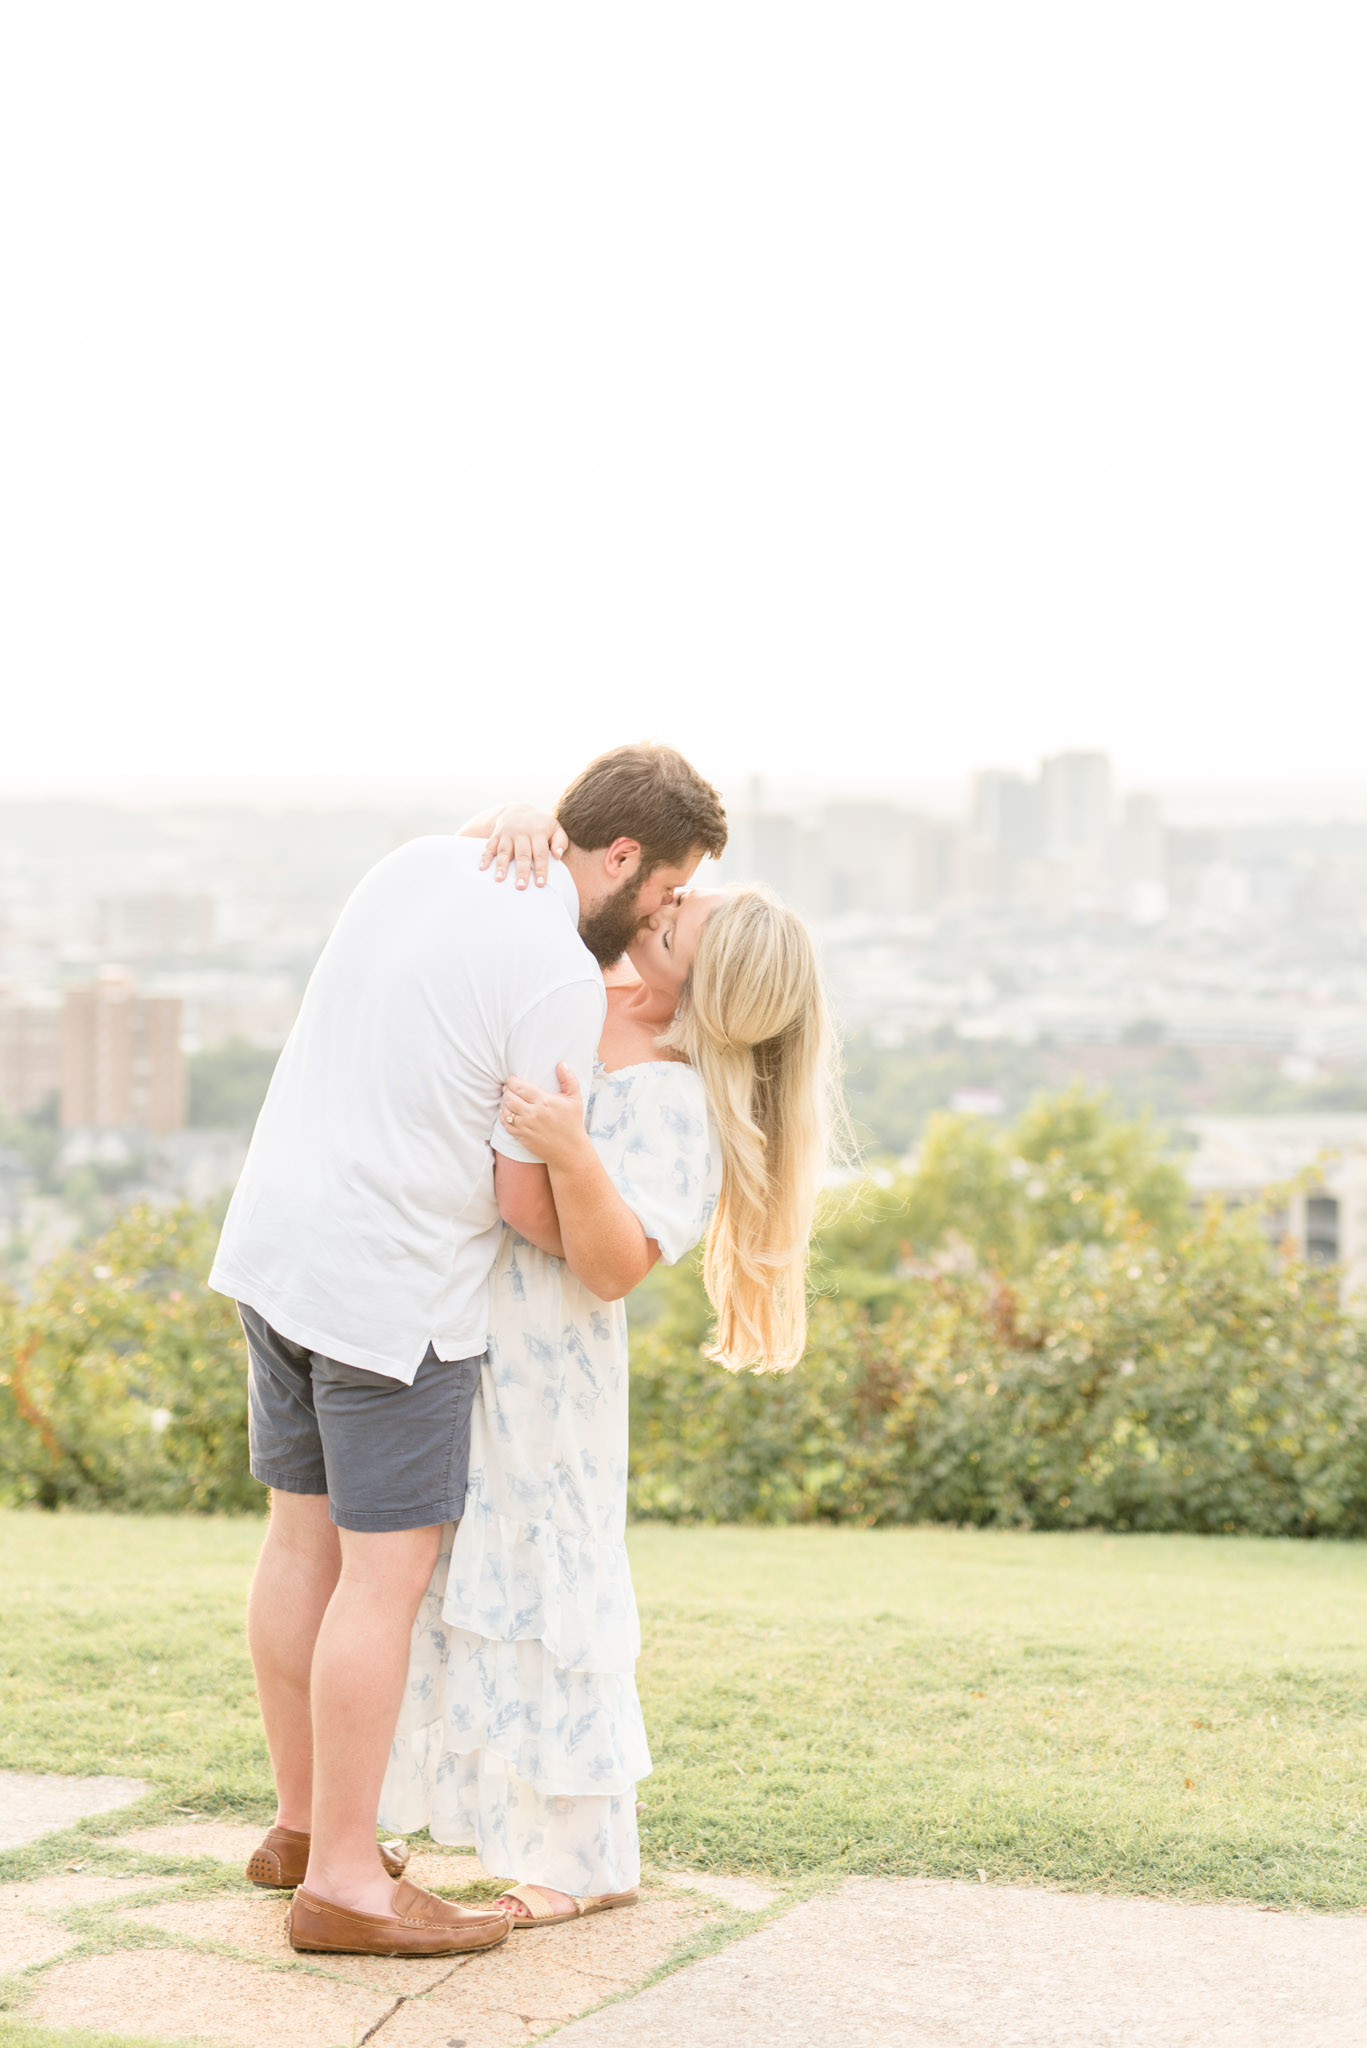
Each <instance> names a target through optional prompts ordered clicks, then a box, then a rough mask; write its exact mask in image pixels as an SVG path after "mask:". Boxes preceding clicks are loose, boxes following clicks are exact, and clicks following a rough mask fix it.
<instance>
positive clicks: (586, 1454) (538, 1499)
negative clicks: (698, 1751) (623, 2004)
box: [380, 1060, 721, 1894]
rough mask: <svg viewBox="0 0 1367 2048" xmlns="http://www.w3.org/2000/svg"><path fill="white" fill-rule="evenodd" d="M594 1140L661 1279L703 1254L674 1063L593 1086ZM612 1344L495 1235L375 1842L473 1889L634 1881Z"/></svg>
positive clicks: (548, 1274) (621, 1365)
mask: <svg viewBox="0 0 1367 2048" xmlns="http://www.w3.org/2000/svg"><path fill="white" fill-rule="evenodd" d="M586 1122H587V1128H588V1131H589V1135H590V1136H591V1137H592V1139H593V1141H594V1144H595V1145H596V1146H597V1148H598V1151H599V1154H600V1156H601V1158H602V1160H603V1164H604V1165H605V1166H606V1168H607V1170H608V1172H609V1174H610V1175H611V1176H612V1180H613V1183H614V1185H615V1186H616V1188H617V1191H618V1193H619V1194H620V1195H621V1196H622V1199H623V1200H624V1201H625V1202H626V1203H627V1205H628V1207H629V1208H631V1209H632V1210H633V1211H634V1213H635V1214H636V1215H637V1216H638V1217H639V1218H640V1221H641V1224H642V1226H643V1228H644V1230H645V1232H646V1235H647V1236H648V1237H653V1238H655V1239H656V1240H657V1242H658V1243H659V1246H660V1256H661V1258H662V1259H663V1260H665V1262H666V1263H667V1264H673V1263H674V1261H675V1260H677V1259H680V1258H682V1257H683V1256H684V1254H685V1253H686V1252H688V1251H691V1249H692V1248H693V1246H694V1245H695V1244H697V1242H698V1240H699V1239H700V1238H701V1237H702V1235H703V1233H704V1232H705V1230H706V1228H707V1225H708V1222H709V1221H710V1219H711V1215H712V1211H713V1210H714V1208H715V1207H716V1202H717V1194H718V1190H719V1187H720V1180H721V1161H720V1156H719V1153H718V1147H717V1139H716V1133H715V1130H714V1128H713V1126H712V1123H711V1119H710V1117H709V1115H708V1110H707V1099H706V1096H705V1094H704V1091H703V1086H702V1083H701V1081H700V1080H699V1079H698V1076H697V1075H696V1073H695V1072H694V1071H693V1069H692V1068H691V1067H689V1066H686V1065H684V1064H683V1063H682V1062H680V1061H669V1060H654V1061H650V1062H647V1063H644V1064H642V1065H639V1066H632V1067H622V1068H619V1069H618V1070H617V1071H616V1072H615V1073H607V1072H606V1071H605V1070H604V1069H603V1068H602V1067H600V1068H599V1069H598V1072H597V1075H596V1078H595V1081H594V1086H593V1091H592V1093H591V1095H590V1098H589V1106H588V1110H587V1113H586ZM626 1511H627V1326H626V1312H625V1309H624V1307H623V1305H622V1303H621V1302H613V1303H608V1302H603V1301H600V1300H599V1299H598V1297H597V1296H596V1295H593V1294H590V1293H589V1291H588V1289H587V1288H585V1287H582V1286H581V1285H580V1284H579V1282H578V1281H577V1280H576V1279H575V1278H574V1276H573V1275H572V1274H571V1272H570V1271H569V1268H568V1267H567V1266H565V1265H564V1264H563V1263H562V1261H561V1260H559V1259H553V1258H551V1257H549V1256H548V1254H547V1253H545V1252H541V1251H538V1250H537V1249H536V1248H535V1246H533V1245H530V1244H528V1243H527V1242H526V1240H525V1239H523V1238H521V1237H518V1236H517V1235H516V1234H515V1233H514V1232H512V1231H510V1230H505V1232H504V1234H503V1242H502V1245H501V1246H500V1249H499V1254H498V1258H497V1260H496V1261H495V1264H494V1270H493V1275H492V1278H491V1281H490V1297H489V1355H488V1359H487V1361H486V1363H485V1366H484V1371H483V1376H482V1383H481V1389H480V1398H479V1399H478V1400H477V1401H476V1403H475V1408H474V1414H473V1417H472V1421H471V1438H470V1477H469V1482H468V1485H467V1488H466V1494H465V1514H464V1517H463V1519H462V1520H461V1521H460V1522H458V1523H455V1524H452V1525H449V1526H448V1527H447V1529H446V1531H445V1532H444V1534H443V1538H442V1547H441V1554H440V1556H439V1557H438V1559H437V1567H436V1570H435V1571H434V1573H433V1575H432V1581H431V1584H430V1585H429V1586H428V1589H427V1592H426V1594H425V1596H424V1598H423V1604H422V1607H421V1609H420V1610H419V1613H418V1618H417V1620H416V1622H415V1623H414V1625H413V1646H412V1651H411V1653H410V1660H409V1667H408V1682H407V1686H406V1689H405V1692H404V1702H403V1708H402V1711H401V1713H400V1715H399V1725H398V1728H397V1731H396V1733H395V1736H394V1745H393V1749H392V1750H391V1753H390V1759H389V1767H388V1770H387V1772H386V1775H385V1781H384V1790H383V1793H382V1794H381V1800H380V1824H381V1826H382V1827H385V1828H389V1829H392V1830H395V1831H397V1832H398V1833H401V1834H411V1833H413V1832H414V1831H415V1830H416V1829H418V1828H421V1827H423V1826H426V1827H428V1828H430V1830H431V1832H432V1835H433V1837H434V1839H435V1840H437V1841H438V1842H446V1843H450V1844H458V1845H461V1846H467V1845H469V1844H472V1843H473V1845H474V1847H475V1848H476V1849H477V1851H478V1853H479V1858H480V1861H481V1862H482V1863H483V1865H484V1867H485V1869H486V1870H489V1871H492V1872H493V1873H494V1874H495V1875H496V1876H498V1877H506V1878H514V1879H516V1880H518V1881H519V1882H522V1883H528V1884H541V1885H548V1886H552V1887H553V1888H554V1889H556V1890H557V1891H566V1892H571V1893H576V1894H590V1893H591V1894H598V1893H602V1892H622V1891H630V1890H631V1889H632V1888H633V1886H634V1885H635V1884H636V1883H637V1881H638V1879H639V1877H640V1843H639V1840H638V1835H637V1828H636V1781H637V1780H638V1779H639V1778H643V1777H645V1776H646V1774H647V1773H648V1772H649V1770H650V1767H651V1766H650V1751H649V1749H648V1748H647V1745H646V1734H645V1725H644V1723H643V1721H642V1719H641V1707H640V1702H639V1700H638V1699H637V1696H636V1679H635V1666H636V1657H637V1654H638V1651H639V1649H640V1640H641V1637H640V1624H639V1622H638V1620H637V1616H636V1599H635V1595H634V1593H633V1591H632V1585H631V1570H630V1566H629V1565H628V1562H627V1553H626V1541H625V1536H626Z"/></svg>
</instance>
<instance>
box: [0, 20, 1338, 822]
mask: <svg viewBox="0 0 1367 2048" xmlns="http://www.w3.org/2000/svg"><path fill="white" fill-rule="evenodd" d="M1363 22H1364V17H1363V15H1362V13H1361V10H1359V9H1357V8H1354V7H1352V6H1349V5H1347V4H1344V5H1339V6H1324V5H1317V4H1315V0H1297V4H1296V5H1294V6H1293V5H1291V4H1281V5H1276V4H1273V5H1259V4H1256V0H1255V4H1250V0H1240V4H1237V5H1236V4H1219V5H1214V4H1203V0H1182V4H1180V5H1164V4H1158V5H1155V4H1149V5H1146V6H1143V7H1139V6H1127V7H1119V6H1106V5H1097V4H1096V0H1086V4H1080V5H1075V6H1059V5H1050V4H1048V0H1037V4H1034V5H1030V6H1021V5H1019V4H1011V5H997V6H991V5H975V4H972V0H966V4H962V5H958V4H946V0H935V4H929V0H925V4H919V5H918V4H909V0H900V4H895V5H887V6H872V5H861V4H859V0H840V4H834V0H832V4H829V5H826V6H821V7H816V6H810V5H802V4H794V0H784V4H781V5H780V4H773V5H754V4H752V5H747V4H745V0H727V4H725V5H713V4H706V0H703V4H700V0H692V4H690V5H688V6H686V7H673V8H665V7H663V6H658V5H650V4H642V0H631V4H623V5H620V6H602V5H593V4H577V5H565V4H563V0H560V4H556V5H547V4H540V5H538V4H529V0H523V4H520V5H518V6H516V7H511V6H493V7H483V8H475V7H472V6H468V5H460V4H455V5H453V4H451V0H443V4H441V5H422V4H399V5H394V6H387V7H380V6H370V7H355V6H349V5H345V4H339V0H332V4H330V5H328V6H321V5H317V6H315V5H299V4H290V0H272V4H270V5H269V6H263V5H255V4H249V0H234V4H233V5H231V6H227V5H220V6H213V7H210V6H205V5H194V4H186V0H174V4H168V5H155V6H154V5H147V4H139V0H120V4H118V5H116V6H115V5H110V4H108V0H100V4H97V5H92V4H84V5H82V4H69V0H68V4H64V0H42V4H31V5H28V6H14V7H11V8H9V9H7V10H5V22H4V27H3V31H0V293H2V294H3V304H2V305H0V351H2V358H3V359H2V360H0V490H2V491H3V496H4V511H3V533H2V534H0V543H2V544H3V569H4V583H5V589H4V592H3V601H0V658H2V660H3V678H4V680H3V690H4V708H3V720H2V721H0V789H3V790H6V791H11V792H14V791H25V790H30V791H38V790H43V791H48V790H62V789H72V790H74V789H80V790H87V791H97V790H104V791H109V792H118V791H121V790H122V791H127V790H130V789H133V788H137V789H139V790H146V789H150V788H158V789H161V790H165V791H175V790H182V791H185V792H194V791H202V790H207V789H212V788H222V789H224V790H228V789H249V788H263V787H268V788H274V789H280V790H283V789H286V788H288V789H291V790H295V791H300V792H304V791H309V790H313V791H316V792H324V791H327V790H332V789H337V790H341V789H343V788H345V789H347V790H348V791H350V792H357V791H361V790H364V789H366V788H375V789H379V788H380V787H381V786H384V787H390V788H392V787H397V786H400V785H405V784H411V785H415V786H420V787H421V788H423V789H424V790H428V791H431V790H437V789H440V788H441V787H443V786H444V785H445V784H446V783H447V782H450V783H453V784H461V785H463V784H468V783H469V782H470V781H471V780H472V779H483V778H484V777H485V776H486V775H487V774H488V773H490V772H491V771H494V770H496V771H497V773H498V774H499V775H500V776H501V777H502V779H503V780H504V781H505V782H507V783H508V784H509V785H510V786H517V784H518V778H519V777H520V776H521V777H525V778H526V779H527V780H528V781H529V782H530V783H532V784H535V785H540V784H542V783H543V782H544V781H545V780H546V778H548V777H557V776H559V775H560V774H561V773H562V772H565V771H568V770H569V769H572V768H573V767H574V766H576V765H577V764H578V763H579V761H580V760H582V759H583V758H584V757H586V756H587V755H588V754H589V753H590V752H592V751H595V750H596V749H597V748H599V747H600V746H602V745H605V744H610V743H612V742H613V741H616V740H618V739H622V738H631V737H636V736H639V735H641V734H643V733H656V734H660V735H663V736H667V737H671V738H674V739H675V740H677V742H678V743H679V744H681V745H682V746H684V747H685V748H686V749H688V750H689V751H690V752H691V753H692V754H693V755H694V756H695V758H696V759H697V760H698V762H699V765H701V766H703V767H704V768H706V769H708V770H710V771H711V772H712V773H714V774H716V775H717V776H719V777H723V778H728V777H729V778H734V777H735V776H737V775H738V774H743V773H746V772H749V771H751V770H754V769H762V770H766V771H768V772H769V773H771V774H773V775H775V776H778V777H780V778H788V779H798V780H804V781H814V780H819V779H821V778H822V777H825V776H831V777H838V778H840V779H844V780H859V779H862V778H866V779H868V780H869V781H873V782H879V783H887V782H889V781H894V780H907V781H920V780H924V779H927V778H942V777H948V776H956V775H960V774H962V773H964V772H965V771H967V770H968V769H970V768H971V767H973V766H974V765H975V764H981V763H985V762H999V763H1007V764H1010V763H1015V764H1020V765H1025V764H1027V763H1029V762H1031V761H1033V759H1034V758H1035V756H1036V755H1037V753H1038V752H1040V751H1041V750H1048V749H1053V748H1056V747H1059V746H1067V745H1103V746H1106V747H1109V748H1110V749H1112V750H1113V752H1114V753H1115V755H1116V756H1117V759H1118V762H1119V765H1120V768H1121V771H1122V774H1123V775H1124V776H1125V777H1126V779H1127V780H1129V781H1131V782H1135V781H1139V782H1143V781H1154V780H1158V781H1165V782H1172V781H1174V780H1182V779H1190V780H1193V781H1205V782H1209V781H1219V780H1240V779H1252V780H1257V781H1260V782H1277V781H1287V780H1310V779H1316V778H1332V779H1334V780H1336V781H1340V782H1342V781H1349V780H1355V779H1361V780H1367V747H1364V741H1367V662H1365V661H1364V655H1365V654H1367V621H1365V619H1364V605H1363V582H1364V574H1363V572H1364V562H1365V561H1367V397H1365V396H1364V365H1367V264H1365V262H1364V230H1363V195H1364V192H1367V139H1365V138H1367V124H1364V122H1363V119H1362V102H1363V93H1364V74H1363V59H1364V54H1365V52H1367V33H1365V32H1364V28H1363Z"/></svg>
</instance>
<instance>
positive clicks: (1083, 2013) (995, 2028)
mask: <svg viewBox="0 0 1367 2048" xmlns="http://www.w3.org/2000/svg"><path fill="white" fill-rule="evenodd" d="M1365 2014H1367V1915H1364V1916H1362V1917H1356V1916H1350V1915H1342V1916H1331V1915H1327V1914H1324V1915H1320V1914H1308V1913H1307V1914H1301V1913H1287V1914H1278V1913H1267V1912H1260V1911H1259V1910H1258V1909H1257V1908H1256V1907H1246V1906H1200V1905H1187V1904H1182V1903H1178V1902H1175V1901H1166V1900H1156V1899H1126V1898H1110V1897H1096V1896H1091V1895H1087V1894H1082V1893H1070V1892H1047V1891H1036V1890H1028V1889H1023V1888H1021V1889H1017V1888H1012V1887H1007V1886H990V1885H971V1884H961V1883H940V1882H935V1881H932V1880H911V1881H907V1882H902V1883H894V1882H886V1881H881V1880H876V1879H851V1880H850V1881H848V1882H847V1883H845V1884H844V1885H842V1886H841V1887H840V1889H839V1890H838V1891H837V1892H834V1893H832V1894H829V1895H828V1896H826V1897H824V1898H820V1899H814V1900H812V1901H810V1902H809V1903H808V1904H806V1905H804V1906H799V1907H797V1908H796V1909H795V1910H794V1911H793V1912H791V1913H788V1914H785V1915H784V1916H783V1917H782V1918H781V1919H778V1920H774V1921H771V1922H770V1923H769V1924H768V1925H767V1926H765V1927H763V1928H761V1929H759V1930H758V1931H757V1932H756V1933H754V1934H752V1935H749V1936H747V1937H746V1938H745V1939H744V1940H742V1941H739V1942H736V1943H734V1944H733V1945H732V1946H731V1947H730V1948H727V1949H724V1950H723V1951H722V1952H721V1953H720V1954H718V1955H714V1956H707V1957H705V1958H703V1959H702V1960H701V1961H699V1962H696V1963H693V1964H691V1965H689V1966H688V1967H687V1968H686V1969H683V1970H680V1971H677V1972H676V1973H675V1974H674V1975H673V1976H671V1977H667V1978H665V1979H663V1980H662V1981H661V1982H660V1983H659V1984H655V1985H652V1986H651V1987H650V1989H649V1990H647V1991H643V1992H641V1993H639V1994H638V1995H637V1996H636V1997H635V1998H631V1999H627V2000H624V2001H623V2002H622V2003H620V2004H618V2005H614V2006H610V2007H608V2008H607V2009H606V2010H605V2011H603V2012H601V2013H595V2014H593V2015H592V2016H591V2017H590V2018H588V2019H582V2020H579V2021H577V2022H576V2023H575V2024H574V2025H572V2026H569V2027H566V2028H565V2029H564V2030H563V2031H562V2032H561V2033H560V2034H558V2035H557V2036H556V2048H561V2044H562V2043H563V2048H736V2044H737V2043H738V2042H743V2043H744V2044H745V2048H812V2044H813V2043H814V2042H819V2043H820V2044H821V2048H1363V2043H1364V2041H1367V2019H1365V2018H1364V2015H1365ZM380 2038H381V2040H384V2039H385V2035H381V2037H380ZM377 2048H378V2044H377ZM396 2048H397V2044H396ZM404 2048H407V2044H406V2043H405V2044H404ZM414 2048H417V2044H416V2043H415V2044H414ZM422 2048H427V2044H426V2043H423V2044H422ZM433 2048H436V2043H435V2041H434V2043H433Z"/></svg>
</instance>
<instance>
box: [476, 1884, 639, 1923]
mask: <svg viewBox="0 0 1367 2048" xmlns="http://www.w3.org/2000/svg"><path fill="white" fill-rule="evenodd" d="M498 1896H499V1898H500V1899H516V1900H517V1901H518V1903H519V1904H520V1905H523V1906H525V1907H526V1908H527V1917H526V1918H525V1919H524V1917H523V1916H522V1914H521V1913H510V1914H509V1915H508V1925H509V1926H510V1927H559V1926H561V1925H562V1924H563V1923H564V1922H565V1921H566V1920H583V1919H586V1918H587V1917H588V1915H589V1914H590V1913H608V1912H611V1910H612V1908H613V1907H614V1906H634V1905H635V1904H636V1901H637V1900H638V1899H639V1898H640V1896H641V1894H640V1893H639V1892H604V1893H603V1895H602V1897H601V1898H597V1899H579V1898H575V1900H574V1911H573V1912H572V1913H558V1912H557V1911H556V1909H555V1907H554V1906H553V1905H552V1904H551V1902H550V1900H549V1899H546V1898H543V1897H542V1895H541V1893H540V1892H539V1891H538V1890H537V1888H536V1886H535V1885H533V1884H515V1885H510V1886H509V1888H508V1890H507V1891H506V1892H500V1893H499V1895H498ZM566 1896H567V1897H570V1898H573V1897H574V1894H573V1893H572V1892H571V1893H567V1894H566ZM495 1904H497V1900H496V1901H495Z"/></svg>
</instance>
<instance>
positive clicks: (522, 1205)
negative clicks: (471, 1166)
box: [490, 976, 607, 1259]
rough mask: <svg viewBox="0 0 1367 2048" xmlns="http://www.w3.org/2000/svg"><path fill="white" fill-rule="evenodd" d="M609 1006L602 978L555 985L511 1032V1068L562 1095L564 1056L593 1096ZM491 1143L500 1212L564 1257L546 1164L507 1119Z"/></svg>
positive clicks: (554, 1255)
mask: <svg viewBox="0 0 1367 2048" xmlns="http://www.w3.org/2000/svg"><path fill="white" fill-rule="evenodd" d="M606 1005H607V998H606V996H605V995H604V992H603V984H602V982H601V981H600V980H599V979H598V978H597V977H596V976H595V977H594V978H593V979H591V980H590V979H588V978H587V977H586V978H585V979H584V980H582V981H572V982H567V983H566V985H565V986H564V987H563V988H558V989H553V990H552V991H551V993H550V994H549V995H547V996H543V997H542V999H541V1001H540V1002H539V1003H534V1004H533V1005H532V1007H531V1009H530V1010H528V1011H527V1012H526V1014H525V1015H524V1016H522V1017H519V1019H518V1021H517V1023H516V1024H515V1025H514V1026H513V1028H512V1030H511V1031H510V1032H509V1034H508V1046H507V1060H508V1072H509V1073H510V1074H526V1075H528V1076H529V1078H541V1079H543V1081H544V1084H545V1085H547V1086H548V1087H550V1088H553V1089H555V1091H556V1092H557V1093H559V1086H560V1084H559V1081H558V1080H557V1078H556V1069H557V1067H558V1066H559V1064H560V1062H561V1061H562V1060H563V1061H564V1063H565V1064H566V1065H567V1066H568V1067H570V1068H571V1069H572V1070H573V1072H574V1075H575V1078H576V1080H577V1081H578V1082H579V1085H580V1088H581V1090H582V1092H583V1094H584V1096H585V1097H587V1095H588V1091H589V1088H590V1087H591V1086H592V1082H593V1062H594V1056H595V1054H596V1053H597V1051H598V1036H599V1033H600V1032H601V1031H602V1028H603V1013H604V1010H605V1008H606ZM490 1143H491V1144H492V1145H493V1148H494V1195H495V1197H496V1199H497V1201H498V1213H499V1215H500V1216H501V1217H502V1218H503V1221H504V1222H505V1223H506V1224H507V1225H508V1227H509V1229H511V1230H515V1231H516V1232H517V1233H518V1235H519V1237H525V1238H526V1240H527V1242H528V1243H529V1244H534V1245H536V1246H537V1247H538V1248H539V1249H540V1250H541V1251H543V1252H549V1254H550V1256H551V1257H552V1258H553V1259H563V1258H564V1256H565V1249H564V1238H563V1236H562V1234H561V1230H560V1221H559V1218H558V1216H557V1214H556V1208H555V1199H554V1196H553V1195H552V1193H551V1177H550V1174H549V1173H548V1172H547V1170H546V1167H545V1165H544V1163H543V1162H542V1160H541V1159H540V1158H539V1157H538V1156H537V1154H536V1153H535V1152H531V1151H529V1150H528V1148H527V1147H526V1146H525V1145H524V1144H522V1143H521V1142H520V1141H519V1139H517V1138H516V1137H515V1136H514V1135H513V1133H512V1132H511V1131H510V1130H509V1129H508V1127H507V1125H506V1124H505V1123H504V1122H503V1119H502V1117H500V1118H499V1119H498V1121H497V1122H496V1123H495V1125H494V1128H493V1132H492V1134H491V1137H490Z"/></svg>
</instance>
